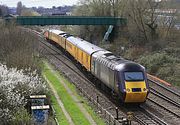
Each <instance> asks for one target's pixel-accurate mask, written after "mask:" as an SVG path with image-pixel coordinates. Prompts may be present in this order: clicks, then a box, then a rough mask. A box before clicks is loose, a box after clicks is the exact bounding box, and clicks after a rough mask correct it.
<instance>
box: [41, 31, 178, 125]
mask: <svg viewBox="0 0 180 125" xmlns="http://www.w3.org/2000/svg"><path fill="white" fill-rule="evenodd" d="M39 36H41V35H40V34H39ZM41 37H42V36H41ZM42 38H43V37H42ZM39 41H40V46H41V49H40V51H41V53H43V54H44V55H45V56H46V58H48V60H50V62H51V63H53V64H54V65H55V66H56V67H57V68H58V69H60V70H61V71H63V73H64V74H65V75H66V76H68V78H70V77H71V79H70V80H71V81H72V82H73V83H74V84H75V85H76V86H77V87H80V89H82V90H83V91H84V90H85V91H86V92H87V94H88V95H89V96H90V97H92V98H94V100H97V97H98V103H99V104H100V105H101V106H102V107H103V108H104V109H106V110H107V111H108V112H109V113H111V114H112V116H113V117H114V118H115V117H116V116H117V113H116V110H115V109H116V107H118V109H119V110H118V115H119V116H121V117H119V119H123V118H125V117H127V115H126V114H127V112H129V111H132V112H133V114H134V115H133V117H134V121H133V122H132V124H143V125H145V124H146V125H147V124H160V125H167V124H171V123H172V122H166V121H167V120H164V119H165V118H166V117H163V116H164V115H163V114H161V113H162V112H161V111H159V109H161V110H164V114H166V115H167V116H173V118H174V117H176V119H179V112H176V111H178V109H179V102H178V101H179V100H178V99H179V94H178V93H175V94H174V93H173V92H172V93H171V90H170V89H168V90H166V91H167V92H165V93H167V94H168V93H170V94H171V95H175V96H176V97H174V98H173V99H172V98H168V96H164V95H165V93H159V92H158V91H159V89H157V87H156V86H158V87H159V88H161V90H163V89H162V87H161V85H155V84H154V82H155V81H153V80H149V81H150V82H152V84H151V86H150V87H151V89H152V90H151V95H150V96H151V97H150V98H149V99H148V100H147V102H146V103H145V104H143V105H140V107H138V108H137V107H136V108H135V109H127V108H124V107H123V106H119V105H118V106H117V105H116V104H114V103H112V101H110V100H109V99H108V98H107V97H105V96H104V93H102V92H99V91H100V90H97V87H95V85H94V84H93V83H92V82H91V81H89V79H87V77H86V76H85V75H84V74H83V73H82V72H80V71H79V69H78V68H77V66H75V65H74V64H72V61H71V60H70V59H69V58H68V57H67V56H65V55H64V54H62V52H61V51H60V50H58V49H57V48H56V47H54V46H52V45H51V44H49V43H47V42H42V39H41V40H39ZM72 72H74V73H72ZM75 74H76V75H75ZM82 83H83V84H82ZM164 88H165V87H164ZM92 90H93V92H92ZM163 91H165V90H163ZM152 96H154V97H152ZM161 97H162V98H161ZM152 98H153V99H152ZM157 98H161V101H162V100H163V101H164V102H165V103H164V104H162V105H161V106H159V105H158V104H155V103H154V102H159V101H154V100H155V99H157ZM159 100H160V99H159ZM167 100H168V102H167ZM176 100H177V101H176ZM153 101H154V102H153ZM167 103H168V104H167ZM155 105H156V106H155ZM167 105H171V109H169V110H166V109H165V108H166V106H167ZM154 106H155V107H158V106H159V109H158V108H153V107H154ZM173 106H174V108H176V109H177V110H174V111H171V110H173ZM163 107H164V108H163ZM152 109H153V110H152ZM165 112H166V113H165ZM173 113H174V114H173ZM171 118H172V117H171ZM174 119H175V118H174ZM174 121H177V120H174ZM174 121H173V122H174ZM175 123H176V122H175ZM177 123H178V122H177Z"/></svg>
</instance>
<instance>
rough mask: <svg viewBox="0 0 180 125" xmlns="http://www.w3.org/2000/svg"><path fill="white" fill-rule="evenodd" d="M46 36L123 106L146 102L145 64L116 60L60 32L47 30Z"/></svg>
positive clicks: (79, 39) (85, 42)
mask: <svg viewBox="0 0 180 125" xmlns="http://www.w3.org/2000/svg"><path fill="white" fill-rule="evenodd" d="M43 35H44V37H45V39H47V40H50V41H52V42H54V43H56V44H58V45H59V46H61V48H63V49H64V50H65V51H67V53H69V54H70V55H71V56H72V57H73V58H74V59H75V60H76V61H77V62H78V63H79V64H80V65H81V66H83V67H84V68H85V69H86V70H87V72H89V73H91V74H92V75H93V76H94V77H95V78H97V79H98V80H100V81H101V82H102V83H103V84H104V85H106V86H107V87H108V88H109V89H110V90H111V91H112V92H114V93H116V94H117V95H118V97H119V98H120V100H121V101H122V102H123V103H144V102H145V101H146V99H147V96H148V93H149V85H148V81H147V74H146V70H145V68H144V67H143V66H142V65H140V64H138V63H135V62H133V61H129V60H126V59H124V58H121V57H117V56H115V55H114V54H113V53H112V52H110V51H108V50H105V49H103V48H100V47H98V46H96V45H94V44H91V43H89V42H88V41H85V40H83V39H81V38H79V37H76V36H73V35H71V34H69V33H66V32H64V31H61V30H56V29H49V30H45V31H44V33H43Z"/></svg>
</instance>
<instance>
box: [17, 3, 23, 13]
mask: <svg viewBox="0 0 180 125" xmlns="http://www.w3.org/2000/svg"><path fill="white" fill-rule="evenodd" d="M21 11H22V2H21V1H19V2H18V3H17V8H16V13H17V14H18V15H21Z"/></svg>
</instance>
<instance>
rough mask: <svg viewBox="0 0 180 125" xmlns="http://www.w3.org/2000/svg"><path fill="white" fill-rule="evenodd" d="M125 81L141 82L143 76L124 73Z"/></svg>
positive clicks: (139, 73) (136, 73) (141, 74)
mask: <svg viewBox="0 0 180 125" xmlns="http://www.w3.org/2000/svg"><path fill="white" fill-rule="evenodd" d="M124 76H125V80H126V81H143V80H144V76H143V73H142V72H124Z"/></svg>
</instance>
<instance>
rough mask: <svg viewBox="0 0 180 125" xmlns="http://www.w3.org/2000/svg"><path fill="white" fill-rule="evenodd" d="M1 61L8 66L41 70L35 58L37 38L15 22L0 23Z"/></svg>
mask: <svg viewBox="0 0 180 125" xmlns="http://www.w3.org/2000/svg"><path fill="white" fill-rule="evenodd" d="M0 29H1V31H3V32H0V63H5V64H6V66H7V67H17V68H18V69H26V68H29V67H31V69H32V70H35V69H36V70H37V69H38V70H40V68H39V66H38V60H37V59H36V58H35V55H36V48H37V47H38V42H37V38H36V37H35V36H34V35H32V34H31V33H28V32H26V31H25V30H23V29H22V28H21V27H19V26H16V25H15V24H13V23H12V24H11V23H10V24H8V25H5V24H0Z"/></svg>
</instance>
